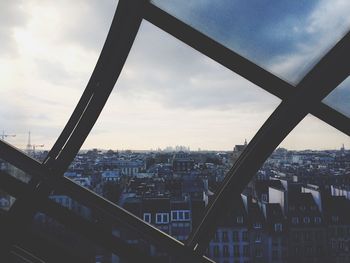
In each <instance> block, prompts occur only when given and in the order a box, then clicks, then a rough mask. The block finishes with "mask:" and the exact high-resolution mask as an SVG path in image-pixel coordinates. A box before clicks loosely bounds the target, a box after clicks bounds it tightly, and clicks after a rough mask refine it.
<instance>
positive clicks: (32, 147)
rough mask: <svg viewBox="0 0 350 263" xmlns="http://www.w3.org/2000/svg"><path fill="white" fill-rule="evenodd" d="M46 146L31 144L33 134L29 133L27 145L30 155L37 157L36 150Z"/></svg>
mask: <svg viewBox="0 0 350 263" xmlns="http://www.w3.org/2000/svg"><path fill="white" fill-rule="evenodd" d="M44 146H45V145H44V144H32V143H31V133H30V132H28V143H27V153H28V154H30V155H33V156H35V150H36V148H38V147H41V148H42V147H44Z"/></svg>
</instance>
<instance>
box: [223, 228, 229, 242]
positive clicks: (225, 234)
mask: <svg viewBox="0 0 350 263" xmlns="http://www.w3.org/2000/svg"><path fill="white" fill-rule="evenodd" d="M222 242H228V235H227V231H223V232H222Z"/></svg>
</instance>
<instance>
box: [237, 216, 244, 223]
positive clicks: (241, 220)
mask: <svg viewBox="0 0 350 263" xmlns="http://www.w3.org/2000/svg"><path fill="white" fill-rule="evenodd" d="M236 220H237V223H238V224H243V216H237V219H236Z"/></svg>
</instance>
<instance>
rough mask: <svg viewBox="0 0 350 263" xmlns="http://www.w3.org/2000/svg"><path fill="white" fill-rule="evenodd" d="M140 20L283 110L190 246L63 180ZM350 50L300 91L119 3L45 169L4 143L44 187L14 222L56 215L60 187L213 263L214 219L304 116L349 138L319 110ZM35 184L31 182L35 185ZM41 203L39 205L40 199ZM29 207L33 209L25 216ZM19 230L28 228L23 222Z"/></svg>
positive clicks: (162, 19)
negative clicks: (41, 213) (54, 194)
mask: <svg viewBox="0 0 350 263" xmlns="http://www.w3.org/2000/svg"><path fill="white" fill-rule="evenodd" d="M143 18H144V19H146V20H148V21H149V22H151V23H153V24H154V25H156V26H157V27H159V28H161V29H162V30H164V31H166V32H168V33H170V34H171V35H173V36H174V37H176V38H178V39H180V40H181V41H183V42H184V43H186V44H188V45H189V46H191V47H193V48H194V49H196V50H198V51H199V52H201V53H203V54H204V55H206V56H208V57H210V58H212V59H213V60H215V61H217V62H218V63H220V64H222V65H223V66H225V67H227V68H228V69H230V70H231V71H233V72H235V73H237V74H239V75H241V76H242V77H244V78H246V79H247V80H249V81H251V82H252V83H254V84H256V85H258V86H259V87H261V88H263V89H264V90H266V91H268V92H269V93H271V94H273V95H275V96H277V97H279V98H281V99H282V103H281V104H280V106H279V107H278V108H277V109H276V110H275V111H274V113H273V114H272V115H271V116H270V117H269V119H268V120H267V121H266V122H265V124H264V125H263V126H262V127H261V129H260V130H259V131H258V133H257V134H256V135H255V137H254V138H253V140H252V141H251V142H250V143H249V145H248V147H247V148H246V150H245V151H244V152H243V154H242V155H241V156H240V158H239V159H238V161H237V162H236V163H235V165H234V166H233V167H232V169H231V170H230V172H229V173H228V175H227V176H226V178H225V180H224V182H223V184H222V185H221V187H220V189H219V192H218V193H217V195H216V197H215V199H214V201H213V202H211V203H210V205H209V206H208V207H207V209H206V213H205V217H204V218H203V220H202V222H201V224H200V225H199V227H198V228H197V229H196V230H195V231H193V233H192V234H191V236H190V238H189V240H188V241H187V243H186V246H184V244H183V243H181V242H179V241H177V240H175V239H173V238H172V237H170V236H168V235H166V234H165V233H163V232H161V231H159V230H158V229H156V228H154V227H153V226H150V225H148V224H147V223H145V222H143V221H142V220H140V219H139V218H137V217H136V216H134V215H132V214H130V213H129V212H127V211H125V210H124V209H122V208H120V207H118V206H116V205H115V204H112V203H111V202H109V201H107V200H105V199H103V198H101V197H100V196H97V195H96V194H94V193H93V192H91V191H89V190H87V189H84V188H82V187H80V186H78V185H76V184H75V183H74V182H72V181H70V180H69V179H67V178H61V176H62V175H63V173H64V172H65V170H66V169H67V168H68V166H69V164H70V163H71V162H72V161H73V159H74V157H75V155H76V154H77V153H78V151H79V149H80V147H81V145H82V144H83V142H84V140H85V138H86V137H87V136H88V134H89V132H90V131H91V129H92V127H93V125H94V123H95V122H96V120H97V118H98V116H99V114H100V112H101V111H102V109H103V107H104V105H105V103H106V101H107V99H108V97H109V95H110V93H111V91H112V89H113V86H114V84H115V82H116V80H117V78H118V76H119V74H120V72H121V70H122V67H123V65H124V63H125V61H126V58H127V55H128V53H129V51H130V48H131V45H132V43H133V41H134V38H135V36H136V34H137V31H138V28H139V25H140V23H141V21H142V19H143ZM349 46H350V44H349V34H347V36H345V37H344V38H343V39H342V40H341V41H340V42H338V44H337V45H336V46H335V47H334V48H333V49H332V50H331V51H330V52H329V53H328V54H327V55H326V56H325V57H324V58H323V59H322V60H321V61H320V62H319V63H318V64H317V65H316V66H315V67H314V69H312V70H311V71H310V72H309V73H308V74H307V75H306V76H305V78H304V79H303V80H302V81H301V82H300V83H299V84H298V85H297V87H296V88H295V87H294V86H292V85H291V84H289V83H287V82H285V81H284V80H282V79H280V78H278V77H276V76H275V75H273V74H271V73H270V72H268V71H266V70H264V69H263V68H261V67H259V66H257V65H256V64H254V63H252V62H251V61H249V60H247V59H245V58H244V57H242V56H240V55H239V54H237V53H235V52H234V51H232V50H230V49H228V48H226V47H224V46H223V45H221V44H220V43H218V42H216V41H215V40H212V39H211V38H209V37H208V36H206V35H204V34H202V33H200V32H199V31H197V30H196V29H193V28H192V27H190V26H189V25H187V24H185V23H183V22H182V21H180V20H178V19H176V18H174V17H173V16H171V15H170V14H168V13H166V12H164V11H163V10H161V9H159V8H158V7H156V6H154V5H153V4H150V3H149V2H148V1H147V0H120V1H119V4H118V8H117V11H116V14H115V17H114V19H113V22H112V25H111V28H110V31H109V33H108V36H107V40H106V43H105V45H104V47H103V50H102V52H101V55H100V58H99V60H98V63H97V65H96V68H95V70H94V72H93V74H92V76H91V78H90V81H89V83H88V85H87V87H86V89H85V91H84V93H83V95H82V97H81V99H80V101H79V103H78V105H77V107H76V108H75V110H74V112H73V114H72V116H71V117H70V119H69V121H68V123H67V125H66V126H65V128H64V129H63V131H62V133H61V135H60V136H59V138H58V140H57V141H56V143H55V145H54V146H53V148H52V149H51V151H50V153H49V155H48V157H47V158H46V160H45V161H44V163H43V164H40V163H39V162H37V161H36V160H34V159H32V158H30V157H29V156H26V155H25V154H24V153H22V152H20V151H19V150H17V149H15V148H14V147H12V146H10V145H8V144H7V143H5V142H3V141H0V157H1V158H3V159H4V160H6V161H8V162H9V163H11V164H13V165H15V166H17V167H18V168H20V169H22V170H23V171H25V172H27V173H29V174H30V175H32V176H33V178H34V179H35V180H40V183H39V184H37V185H36V184H35V187H34V191H33V190H31V191H29V192H28V193H26V195H25V196H28V198H27V197H26V198H24V199H23V198H20V199H19V200H18V201H16V203H17V204H16V205H15V208H16V207H18V209H17V208H16V209H13V210H14V211H15V212H13V210H12V211H11V213H10V215H12V216H14V218H17V219H18V217H20V216H21V215H27V216H29V218H30V217H31V216H32V215H33V213H34V212H35V211H37V210H38V209H48V208H50V209H51V208H52V207H50V204H48V203H47V195H48V193H49V191H50V189H53V188H54V187H53V186H54V185H55V184H57V182H59V183H58V184H57V187H58V188H59V187H63V188H64V189H66V190H67V192H68V194H70V195H71V196H72V197H74V198H76V199H78V200H80V201H81V202H82V203H84V202H85V203H86V204H88V205H89V206H93V207H95V208H98V209H101V210H103V211H105V212H107V213H109V214H111V215H113V216H115V217H116V218H117V219H118V220H119V221H120V222H121V223H124V224H127V225H128V226H130V227H131V228H133V229H136V230H138V231H140V232H142V234H143V235H144V236H145V237H147V238H150V239H151V240H155V241H156V243H158V244H163V247H164V248H166V250H167V252H169V254H173V253H180V254H181V253H182V254H183V257H187V258H189V259H190V258H191V259H192V260H194V261H199V262H210V260H209V259H207V258H205V257H202V253H203V251H204V248H205V246H206V245H207V243H208V242H209V240H210V237H211V234H212V233H213V231H215V227H216V219H215V216H214V215H215V214H217V213H221V212H222V211H224V209H225V207H226V205H228V204H225V201H226V200H229V198H230V197H231V196H236V194H237V193H240V192H241V191H242V190H243V188H244V187H245V185H246V184H247V183H248V182H249V180H250V178H251V177H252V176H253V175H254V174H255V172H256V171H257V170H258V169H259V167H260V166H261V165H262V164H263V162H264V161H265V160H266V159H267V158H268V156H269V155H270V154H271V153H272V151H273V150H274V149H275V147H277V146H278V144H279V143H280V142H281V141H282V140H283V139H284V138H285V137H286V136H287V135H288V133H289V132H290V131H291V130H293V128H294V127H295V126H296V125H297V124H298V123H299V122H300V121H301V120H302V119H303V118H304V117H305V115H306V114H308V113H312V114H314V115H315V116H316V117H318V118H319V119H321V120H323V121H325V122H326V123H328V124H330V125H332V126H333V127H335V128H336V129H338V130H340V131H342V132H344V133H345V134H347V135H350V121H349V120H350V119H349V118H348V117H346V116H345V115H343V114H341V113H340V112H338V111H336V110H335V109H333V108H331V107H329V106H327V105H325V104H323V103H322V102H321V100H322V98H324V97H325V96H326V95H327V94H328V93H329V92H330V91H331V90H333V89H335V88H336V87H337V85H338V84H339V83H340V82H341V81H342V80H344V79H345V78H346V77H347V76H348V75H349V64H348V61H349V55H348V54H347V53H346V51H345V50H346V48H349ZM297 106H298V107H297ZM243 174H244V177H243V176H242V175H243ZM35 180H34V182H37V181H35ZM55 187H56V185H55ZM19 188H20V187H19ZM19 188H18V189H19ZM22 190H23V189H22ZM37 195H39V196H40V197H41V198H40V199H37ZM33 198H35V200H37V201H38V203H41V205H42V207H39V206H38V204H35V205H33V204H31V203H30V202H29V200H32V201H33ZM45 200H46V201H45ZM25 204H27V205H28V204H29V205H33V206H31V209H29V210H28V208H26V206H25ZM50 209H49V212H50V213H52V215H53V216H54V217H62V216H63V214H64V212H61V211H60V212H57V211H58V210H56V208H52V209H53V210H50ZM12 212H13V214H12ZM66 216H67V217H65V218H70V216H71V215H70V214H69V213H68V212H67V214H66ZM24 218H26V217H24ZM61 219H62V218H61ZM79 220H80V219H77V218H73V217H72V218H70V219H67V221H65V224H67V225H70V226H71V227H72V228H79V223H80V221H79ZM21 222H24V223H27V222H26V220H22V221H21ZM11 223H12V222H11ZM89 227H93V226H89ZM84 229H85V230H84V231H88V230H89V228H84ZM92 238H93V239H96V238H97V239H100V240H101V239H102V240H105V244H104V245H106V246H109V245H110V244H111V243H112V242H114V240H112V239H109V238H108V237H107V236H106V233H105V234H104V235H102V236H98V235H96V233H95V235H93V237H92Z"/></svg>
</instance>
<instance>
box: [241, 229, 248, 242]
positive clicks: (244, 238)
mask: <svg viewBox="0 0 350 263" xmlns="http://www.w3.org/2000/svg"><path fill="white" fill-rule="evenodd" d="M242 240H243V241H248V231H243V232H242Z"/></svg>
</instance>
